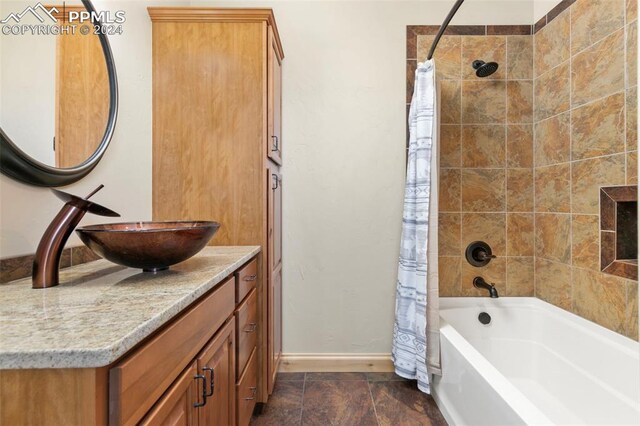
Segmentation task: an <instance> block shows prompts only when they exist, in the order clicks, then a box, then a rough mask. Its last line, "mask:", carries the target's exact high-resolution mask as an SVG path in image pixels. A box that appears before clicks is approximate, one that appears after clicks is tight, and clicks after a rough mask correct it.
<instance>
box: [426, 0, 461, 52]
mask: <svg viewBox="0 0 640 426" xmlns="http://www.w3.org/2000/svg"><path fill="white" fill-rule="evenodd" d="M462 3H464V0H456V3H455V4H454V5H453V7H452V8H451V10H450V11H449V14H448V15H447V17H446V18H444V22H443V23H442V25H441V26H440V29H439V30H438V34H436V38H435V39H433V43H432V44H431V49H429V55H428V56H427V60H429V59H431V58H433V54H434V53H435V51H436V47H437V46H438V42H439V41H440V38H441V37H442V35H443V34H444V32H445V30H446V29H447V27H448V26H449V23H450V22H451V20H452V19H453V17H454V16H455V14H456V12H457V11H458V9H460V6H462Z"/></svg>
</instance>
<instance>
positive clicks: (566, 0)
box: [533, 0, 576, 34]
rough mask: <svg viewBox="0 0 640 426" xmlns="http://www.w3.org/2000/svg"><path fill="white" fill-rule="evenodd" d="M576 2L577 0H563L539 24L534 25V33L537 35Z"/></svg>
mask: <svg viewBox="0 0 640 426" xmlns="http://www.w3.org/2000/svg"><path fill="white" fill-rule="evenodd" d="M575 2H576V0H562V1H561V2H560V3H558V4H557V5H556V6H555V7H554V8H553V9H551V10H550V11H549V13H547V14H546V15H544V16H543V17H542V18H540V20H538V22H536V23H535V24H534V25H533V33H534V34H535V33H537V32H538V31H540V30H541V29H543V28H544V27H545V25H547V24H549V23H550V22H551V21H553V20H554V19H555V18H556V17H557V16H558V15H560V14H561V13H562V12H564V11H565V10H566V9H568V8H569V6H571V5H572V4H573V3H575Z"/></svg>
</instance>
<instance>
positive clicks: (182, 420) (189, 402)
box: [140, 362, 198, 426]
mask: <svg viewBox="0 0 640 426" xmlns="http://www.w3.org/2000/svg"><path fill="white" fill-rule="evenodd" d="M197 374H198V368H197V365H196V363H195V362H192V363H191V365H190V366H189V367H187V368H186V369H185V370H184V371H183V372H182V374H181V375H180V377H179V378H178V379H177V380H176V381H175V383H174V384H173V385H172V386H171V387H170V388H169V389H168V390H167V392H166V393H165V395H164V396H163V397H162V399H161V400H160V401H158V403H157V404H156V405H155V407H154V408H153V410H151V412H150V413H149V414H148V415H147V416H146V417H145V418H144V419H143V420H142V421H141V422H140V424H141V425H143V426H159V425H175V426H178V425H180V426H187V425H194V424H196V420H197V417H198V412H197V410H196V407H195V403H196V402H197V401H198V386H197V382H196V381H195V380H194V377H195V376H196V375H197Z"/></svg>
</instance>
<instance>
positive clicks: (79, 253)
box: [71, 246, 102, 265]
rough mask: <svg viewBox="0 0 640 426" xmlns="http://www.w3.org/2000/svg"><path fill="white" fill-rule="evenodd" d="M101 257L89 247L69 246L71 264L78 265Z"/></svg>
mask: <svg viewBox="0 0 640 426" xmlns="http://www.w3.org/2000/svg"><path fill="white" fill-rule="evenodd" d="M98 259H102V258H101V257H100V256H98V255H97V254H96V253H94V252H93V250H91V249H90V248H89V247H86V246H77V247H71V265H80V264H83V263H87V262H93V261H94V260H98Z"/></svg>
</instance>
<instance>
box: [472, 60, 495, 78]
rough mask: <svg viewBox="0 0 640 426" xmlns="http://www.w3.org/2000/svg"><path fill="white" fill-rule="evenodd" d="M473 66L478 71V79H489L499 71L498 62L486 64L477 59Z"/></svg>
mask: <svg viewBox="0 0 640 426" xmlns="http://www.w3.org/2000/svg"><path fill="white" fill-rule="evenodd" d="M471 65H472V66H473V69H474V70H476V75H477V76H478V77H488V76H490V75H491V74H493V73H494V72H496V71H498V63H497V62H485V61H480V60H478V59H476V60H475V61H473V64H471Z"/></svg>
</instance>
